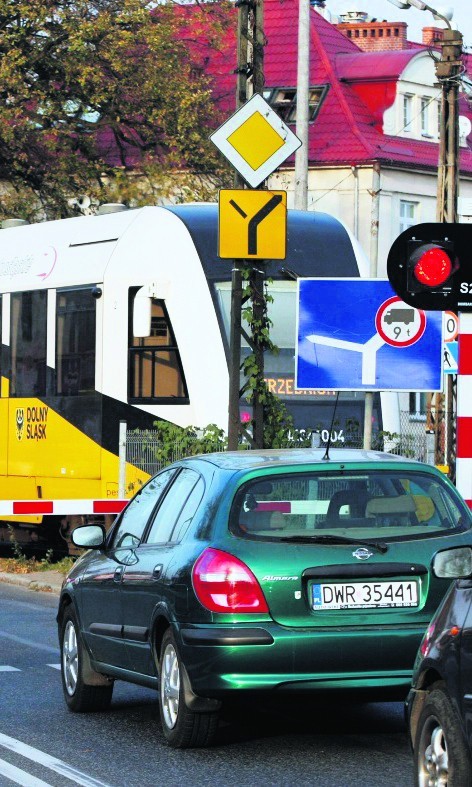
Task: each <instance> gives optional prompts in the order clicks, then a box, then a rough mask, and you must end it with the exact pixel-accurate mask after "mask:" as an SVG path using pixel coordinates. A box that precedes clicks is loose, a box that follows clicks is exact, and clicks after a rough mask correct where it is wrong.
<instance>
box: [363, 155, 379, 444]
mask: <svg viewBox="0 0 472 787" xmlns="http://www.w3.org/2000/svg"><path fill="white" fill-rule="evenodd" d="M371 195H372V209H371V222H370V269H369V274H370V277H371V279H376V278H377V270H378V259H379V219H380V164H378V163H377V162H376V163H375V164H374V167H373V170H372V192H371ZM373 413H374V393H373V391H366V393H365V402H364V449H365V450H366V451H368V450H369V449H370V448H372V417H373Z"/></svg>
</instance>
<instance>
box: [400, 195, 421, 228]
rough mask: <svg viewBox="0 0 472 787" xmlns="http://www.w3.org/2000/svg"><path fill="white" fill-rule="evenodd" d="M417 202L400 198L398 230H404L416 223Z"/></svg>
mask: <svg viewBox="0 0 472 787" xmlns="http://www.w3.org/2000/svg"><path fill="white" fill-rule="evenodd" d="M417 208H418V203H417V202H408V201H407V200H403V199H402V200H400V232H404V231H405V230H407V229H408V228H409V227H413V226H414V225H415V224H418V220H417V215H416V213H417Z"/></svg>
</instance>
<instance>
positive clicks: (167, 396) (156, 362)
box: [129, 291, 189, 404]
mask: <svg viewBox="0 0 472 787" xmlns="http://www.w3.org/2000/svg"><path fill="white" fill-rule="evenodd" d="M135 292H136V291H133V292H132V296H134V293H135ZM133 300H134V298H133V297H132V298H131V304H132V303H133ZM132 312H133V309H132V308H131V309H130V348H129V401H130V402H151V401H152V402H156V403H157V402H159V403H161V404H188V401H189V400H188V392H187V386H186V383H185V377H184V373H183V369H182V362H181V360H180V353H179V349H178V347H177V342H176V341H175V337H174V333H173V331H172V326H171V323H170V320H169V315H168V314H167V310H166V308H165V305H164V301H158V300H156V299H155V298H153V299H152V306H151V335H150V336H146V337H145V338H143V339H141V338H139V339H138V338H136V337H135V336H132Z"/></svg>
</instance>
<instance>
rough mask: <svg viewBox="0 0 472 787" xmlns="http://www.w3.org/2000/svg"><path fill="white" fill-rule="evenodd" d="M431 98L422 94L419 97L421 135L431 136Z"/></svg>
mask: <svg viewBox="0 0 472 787" xmlns="http://www.w3.org/2000/svg"><path fill="white" fill-rule="evenodd" d="M430 104H431V99H430V98H427V97H426V96H423V97H422V98H421V135H422V136H423V137H431V134H430V131H429V106H430Z"/></svg>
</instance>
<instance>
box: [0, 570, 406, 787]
mask: <svg viewBox="0 0 472 787" xmlns="http://www.w3.org/2000/svg"><path fill="white" fill-rule="evenodd" d="M56 604H57V599H56V596H54V595H51V594H45V593H35V592H32V591H29V590H23V589H20V588H17V587H14V586H9V585H6V584H2V583H0V786H1V787H4V785H5V787H11V785H14V784H22V785H24V786H25V787H68V786H69V785H73V784H80V785H84V786H85V787H103V785H106V786H108V787H155V785H158V784H161V783H164V784H165V785H166V787H172V786H173V785H176V786H177V785H179V787H181V785H188V787H190V786H191V787H193V786H194V785H218V787H220V786H222V787H224V786H225V785H238V787H244V786H245V785H248V786H249V785H250V786H251V787H253V785H258V787H259V786H260V785H287V787H288V786H289V785H290V787H292V785H297V787H298V785H320V787H403V785H405V786H406V785H408V786H410V785H411V784H412V783H413V776H412V760H411V755H410V751H409V747H408V743H407V738H406V731H405V726H404V722H403V707H402V704H401V703H386V704H364V705H353V704H339V703H337V704H333V703H330V704H329V705H328V704H320V703H318V702H317V701H315V700H314V699H313V698H311V699H308V700H307V701H306V702H303V703H300V702H299V701H291V702H287V701H286V702H284V703H283V704H281V703H277V704H271V703H269V704H265V705H258V706H257V707H256V706H249V707H248V706H246V707H240V708H239V709H236V708H233V709H231V710H230V711H229V712H227V713H226V714H225V716H224V718H223V720H222V723H221V725H220V730H219V734H218V737H217V741H216V744H215V745H214V746H213V747H212V748H211V749H207V750H193V751H192V750H187V751H174V750H172V749H169V748H168V747H167V746H166V745H165V743H164V740H163V735H162V732H161V728H160V722H159V711H158V706H157V701H156V695H155V693H154V692H152V691H150V690H147V689H143V688H140V687H135V686H131V685H128V684H124V683H117V684H116V686H115V691H114V695H113V702H112V706H111V710H110V711H108V712H106V713H97V714H88V715H79V714H73V713H70V712H69V711H68V710H67V709H66V706H65V704H64V702H63V699H62V689H61V683H60V673H59V671H58V666H59V649H58V642H57V634H56V625H55V614H56Z"/></svg>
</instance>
